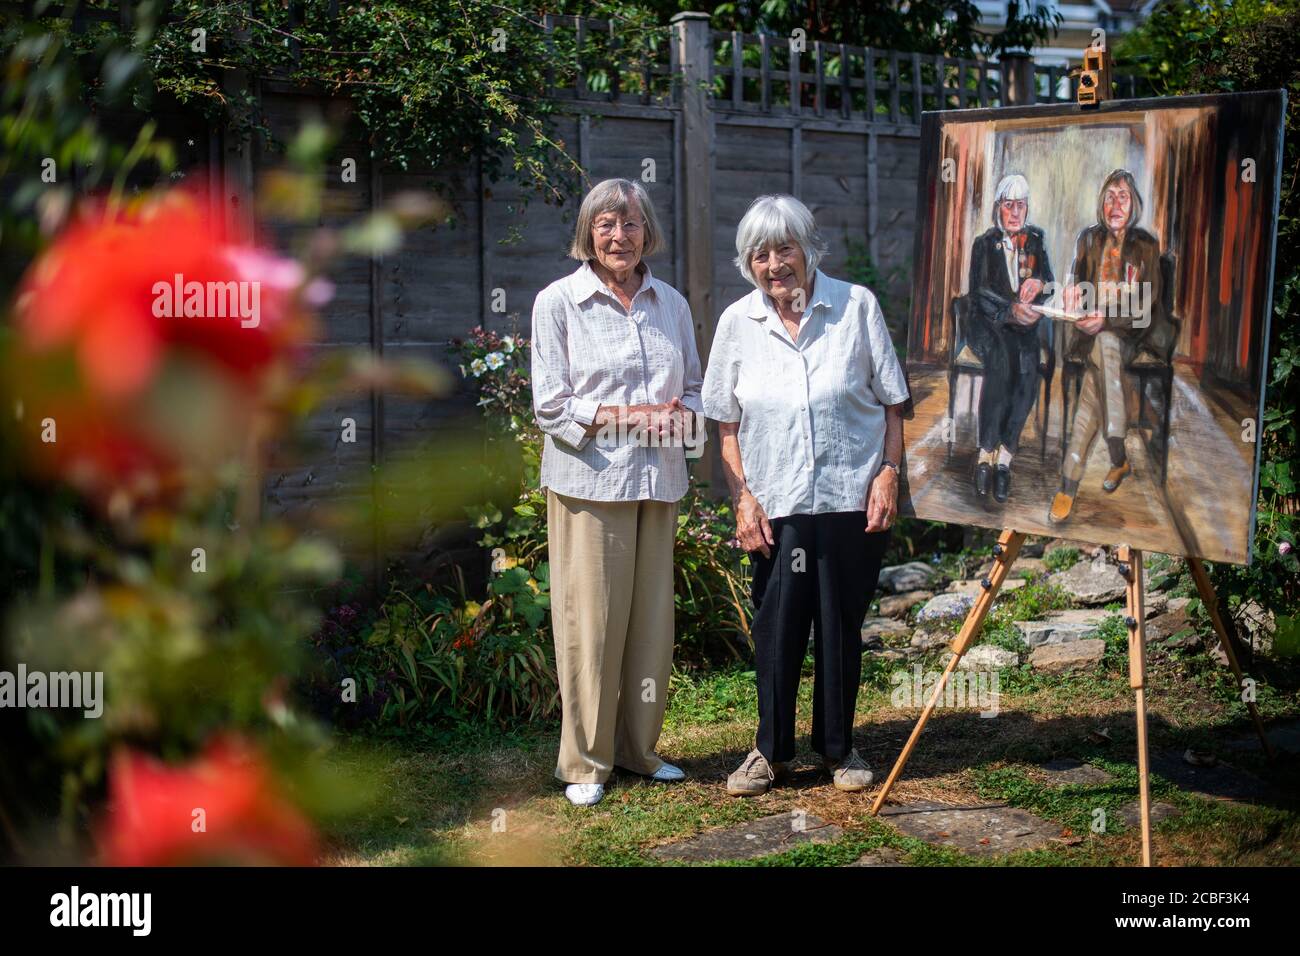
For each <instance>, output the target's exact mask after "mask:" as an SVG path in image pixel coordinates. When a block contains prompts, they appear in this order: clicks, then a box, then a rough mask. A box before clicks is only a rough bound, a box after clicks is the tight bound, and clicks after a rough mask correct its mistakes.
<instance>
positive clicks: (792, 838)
mask: <svg viewBox="0 0 1300 956" xmlns="http://www.w3.org/2000/svg"><path fill="white" fill-rule="evenodd" d="M843 834H844V831H843V830H842V829H841V828H840V827H837V826H836V825H835V824H833V823H831V824H828V823H826V821H825V820H822V819H821V818H820V817H816V816H813V815H812V814H811V813H809V814H798V815H796V814H795V813H777V814H774V815H773V816H770V817H762V818H761V819H758V820H750V821H749V822H747V823H742V824H740V825H739V826H734V827H727V828H725V829H717V830H706V831H704V832H703V833H697V834H695V836H692V837H687V838H686V839H685V840H678V841H677V842H675V843H666V844H664V845H662V846H657V847H655V848H654V849H652V850H651V851H650V855H651V856H652V857H654V858H655V859H658V860H680V861H685V862H689V863H714V862H718V861H722V860H753V859H757V858H758V857H760V856H768V855H770V854H772V853H784V852H785V851H786V850H790V849H793V848H794V847H796V846H799V845H801V844H804V843H830V842H833V841H835V840H838V839H839V838H840V837H841V836H842V835H843Z"/></svg>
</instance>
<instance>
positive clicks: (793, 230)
mask: <svg viewBox="0 0 1300 956" xmlns="http://www.w3.org/2000/svg"><path fill="white" fill-rule="evenodd" d="M787 242H793V243H794V244H795V245H797V246H798V247H799V248H800V249H802V250H803V257H804V261H805V262H806V263H807V267H808V273H809V275H811V274H812V273H813V272H814V271H816V269H817V265H818V263H820V262H821V261H822V256H824V255H826V250H827V248H828V247H827V245H826V242H825V240H823V239H822V234H821V233H820V232H819V231H818V230H817V220H815V219H814V218H813V214H812V212H810V211H809V209H808V207H807V206H805V205H804V204H803V203H801V202H800V201H799V200H797V199H795V198H794V197H793V196H789V195H786V194H784V193H779V194H774V195H770V196H759V197H758V198H757V199H755V200H754V201H753V202H752V203H750V204H749V209H748V210H747V211H746V212H745V215H744V217H743V218H742V219H741V220H740V225H739V226H737V227H736V258H735V263H736V268H737V269H739V270H740V274H741V275H743V276H744V277H745V278H746V279H747V280H749V284H750V285H752V286H755V287H757V286H758V280H757V279H755V278H754V270H753V269H752V268H751V267H750V264H749V261H750V259H752V258H753V257H754V255H755V253H758V252H761V251H762V250H764V249H768V248H771V247H772V246H780V245H783V244H785V243H787Z"/></svg>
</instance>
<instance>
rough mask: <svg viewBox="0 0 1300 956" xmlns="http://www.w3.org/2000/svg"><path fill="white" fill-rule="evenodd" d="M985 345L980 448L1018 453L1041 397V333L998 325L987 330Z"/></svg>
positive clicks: (982, 354) (982, 355)
mask: <svg viewBox="0 0 1300 956" xmlns="http://www.w3.org/2000/svg"><path fill="white" fill-rule="evenodd" d="M981 344H982V345H983V348H981V349H980V350H979V351H980V353H981V354H980V358H981V359H983V361H984V385H983V387H982V388H981V389H980V411H979V419H980V422H979V432H980V433H979V443H980V448H981V449H983V450H984V451H996V450H997V448H998V446H999V445H1006V446H1007V451H1010V452H1013V453H1014V452H1015V451H1016V449H1017V448H1018V447H1019V445H1020V433H1021V431H1023V430H1024V427H1025V420H1026V419H1028V418H1029V412H1030V409H1032V408H1033V407H1034V399H1035V398H1036V397H1037V396H1038V348H1039V342H1038V335H1037V330H1036V329H1028V330H1025V331H1021V330H1020V329H1019V328H1018V327H1017V328H1010V327H1007V326H1002V325H995V326H993V327H991V328H989V329H986V330H985V338H984V341H983V342H982V343H981Z"/></svg>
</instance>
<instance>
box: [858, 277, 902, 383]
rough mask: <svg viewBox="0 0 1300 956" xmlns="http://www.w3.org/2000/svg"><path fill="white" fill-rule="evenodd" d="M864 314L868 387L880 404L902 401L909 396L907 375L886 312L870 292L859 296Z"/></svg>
mask: <svg viewBox="0 0 1300 956" xmlns="http://www.w3.org/2000/svg"><path fill="white" fill-rule="evenodd" d="M862 309H863V312H864V313H865V315H866V322H867V338H868V341H869V342H870V344H871V390H872V391H873V392H875V394H876V398H878V399H880V403H881V404H882V405H901V404H902V403H903V402H905V401H907V399H908V390H907V379H906V378H905V377H904V375H903V366H902V365H901V364H900V363H899V361H898V354H897V353H896V352H895V351H894V340H893V339H892V338H890V335H889V326H887V325H886V324H885V315H884V313H883V312H881V311H880V303H879V302H878V301H877V300H876V297H875V296H874V295H872V294H871V293H870V292H868V293H867V295H866V296H865V297H864V298H863V299H862Z"/></svg>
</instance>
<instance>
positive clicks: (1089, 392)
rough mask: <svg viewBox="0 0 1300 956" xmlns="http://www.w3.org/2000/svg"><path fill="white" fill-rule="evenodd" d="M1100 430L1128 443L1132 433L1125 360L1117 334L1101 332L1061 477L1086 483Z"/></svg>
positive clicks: (1095, 339)
mask: <svg viewBox="0 0 1300 956" xmlns="http://www.w3.org/2000/svg"><path fill="white" fill-rule="evenodd" d="M1098 430H1104V431H1105V434H1106V437H1107V438H1118V439H1120V441H1123V440H1124V435H1125V433H1126V432H1127V431H1128V408H1127V406H1126V405H1125V404H1124V357H1123V352H1122V350H1121V348H1120V342H1119V338H1118V337H1117V336H1116V335H1115V333H1114V332H1098V333H1097V334H1096V335H1094V336H1093V339H1092V352H1091V353H1089V355H1088V362H1087V364H1086V365H1085V366H1084V368H1083V388H1082V390H1081V391H1080V392H1079V405H1078V408H1077V410H1076V411H1075V413H1074V425H1073V427H1072V428H1071V429H1070V444H1069V447H1068V449H1067V450H1066V452H1065V463H1064V465H1063V466H1062V469H1061V474H1062V475H1064V476H1065V478H1066V479H1068V480H1069V481H1080V480H1082V479H1083V472H1084V468H1085V466H1086V465H1087V463H1088V451H1089V449H1090V448H1092V442H1093V439H1094V438H1096V437H1097V432H1098Z"/></svg>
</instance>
